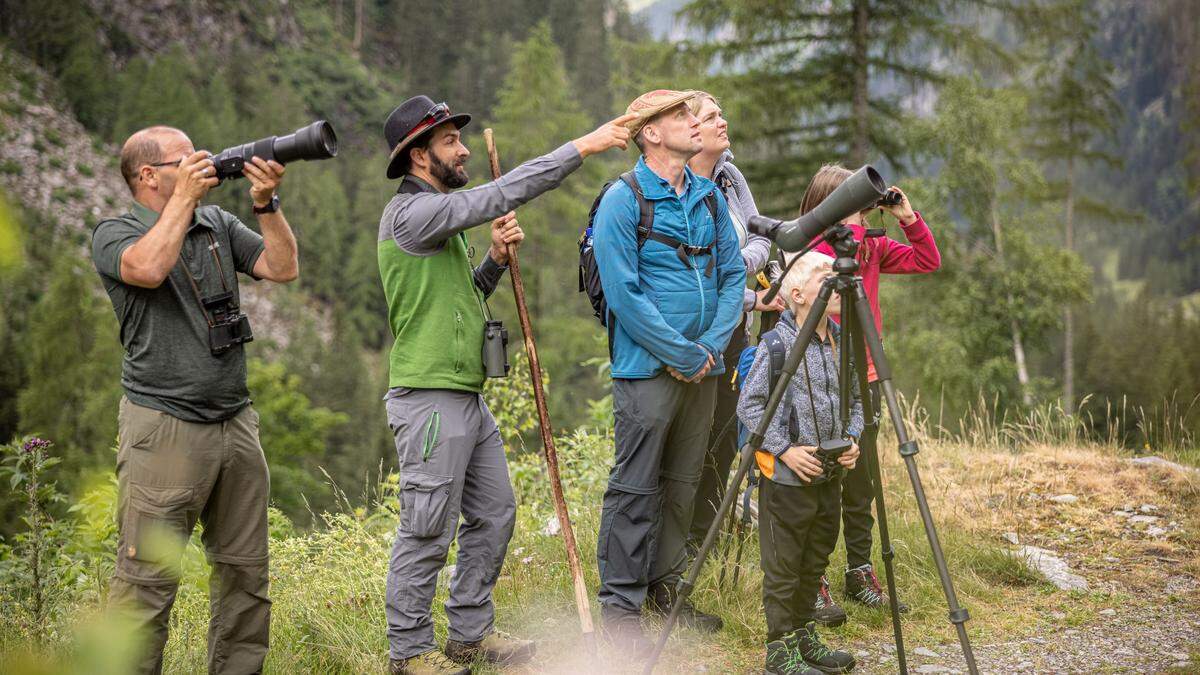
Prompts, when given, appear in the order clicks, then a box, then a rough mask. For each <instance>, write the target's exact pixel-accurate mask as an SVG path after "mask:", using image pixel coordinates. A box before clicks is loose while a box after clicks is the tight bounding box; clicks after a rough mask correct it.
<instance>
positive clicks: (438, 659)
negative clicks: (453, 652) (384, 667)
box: [388, 649, 471, 675]
mask: <svg viewBox="0 0 1200 675" xmlns="http://www.w3.org/2000/svg"><path fill="white" fill-rule="evenodd" d="M388 673H390V674H391V675H471V669H470V668H463V667H462V666H460V665H458V664H457V663H455V662H453V661H451V660H450V659H448V658H446V655H445V654H443V653H441V652H440V651H438V650H436V649H430V650H429V651H427V652H425V653H424V654H417V655H416V656H410V657H408V658H407V659H391V661H390V662H389V664H388Z"/></svg>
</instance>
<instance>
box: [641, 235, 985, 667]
mask: <svg viewBox="0 0 1200 675" xmlns="http://www.w3.org/2000/svg"><path fill="white" fill-rule="evenodd" d="M821 239H823V240H824V241H827V242H829V244H830V245H831V246H833V249H834V251H835V252H836V253H837V258H836V260H835V261H834V264H833V271H834V275H833V276H831V277H829V278H828V279H826V280H825V282H824V283H823V284H822V285H821V290H820V292H819V293H818V294H817V299H816V301H815V302H813V304H812V307H811V308H810V309H809V311H808V317H807V318H806V319H805V321H804V324H803V325H802V326H801V327H800V330H799V331H798V333H797V334H796V340H795V342H794V343H793V344H792V349H791V351H790V352H789V353H788V357H787V359H786V360H785V361H784V364H783V372H781V373H780V375H779V380H778V381H777V382H775V383H774V385H773V386H772V388H771V395H770V397H768V399H767V405H766V409H765V411H764V413H763V416H762V419H761V420H760V421H759V424H758V428H757V429H755V430H754V432H753V433H752V434H751V435H750V438H749V439H748V440H747V442H746V444H745V445H744V446H743V447H742V449H741V459H740V461H739V463H738V468H737V472H736V473H735V474H734V477H733V480H732V484H731V488H730V489H727V490H726V491H725V497H724V498H723V499H722V500H721V505H720V507H718V509H717V515H716V517H715V518H714V519H713V524H712V526H711V527H709V529H708V533H707V534H706V535H705V537H704V543H703V544H701V546H700V550H699V551H698V552H697V554H696V558H695V560H694V561H693V562H692V566H691V568H690V569H689V570H688V572H687V574H686V575H685V576H684V577H683V578H682V579H680V581H679V601H677V602H676V603H674V607H673V608H672V611H671V614H670V615H669V616H668V617H667V621H666V623H665V624H664V625H663V630H662V633H661V634H660V635H659V638H658V643H657V644H656V645H655V647H654V652H653V653H652V654H651V656H650V660H649V663H647V665H646V670H645V672H646V673H647V675H649V673H651V672H652V671H653V670H654V665H655V664H656V663H657V661H658V657H659V656H660V655H661V654H662V650H663V648H664V647H665V646H666V644H667V639H668V638H669V637H670V635H671V630H672V629H673V628H674V627H675V623H676V621H678V619H679V608H680V607H682V606H683V605H684V603H683V602H682V600H684V599H686V598H687V597H688V596H690V595H691V593H692V590H693V589H694V588H695V586H696V580H697V578H699V576H700V570H701V568H702V567H703V566H704V560H705V558H707V557H708V554H709V552H710V551H711V549H712V547H713V544H714V543H715V541H716V539H717V534H718V532H719V531H720V529H721V523H722V521H723V520H724V518H725V516H726V515H727V514H728V513H729V509H730V508H731V507H732V506H733V500H734V499H736V498H737V488H738V486H740V485H741V484H742V480H743V479H744V478H745V477H746V473H747V472H748V471H749V469H750V465H751V464H752V463H753V461H754V449H755V448H759V447H762V442H763V438H764V437H765V436H766V432H767V427H768V425H770V423H771V420H772V419H774V417H775V411H776V410H778V409H779V404H780V402H781V401H782V400H783V395H784V392H785V391H786V389H787V386H786V383H787V382H789V381H791V379H792V377H793V376H794V375H795V374H796V369H797V368H798V367H799V365H800V360H801V359H802V358H804V351H805V346H806V345H808V343H809V341H810V340H812V336H813V333H814V332H815V331H816V328H817V325H818V323H819V322H820V321H822V320H824V319H823V317H824V314H825V308H826V306H827V305H828V304H829V298H830V297H831V296H832V295H833V292H834V291H835V290H836V291H837V292H838V294H839V295H840V296H841V302H842V315H841V316H842V331H841V338H840V349H841V353H840V359H841V363H840V367H839V383H840V387H841V391H840V397H841V411H840V416H841V418H842V428H843V429H844V428H846V425H847V424H848V423H849V419H850V396H851V392H850V389H851V383H852V382H853V381H854V380H852V379H851V378H852V377H853V378H855V379H856V380H857V382H858V385H859V391H860V392H861V393H862V399H863V415H864V419H866V420H874V419H875V418H876V417H877V416H878V414H877V411H875V410H874V406H873V404H872V402H871V397H870V395H868V391H867V371H866V368H867V365H866V354H867V352H868V351H869V352H870V354H871V358H872V360H873V362H874V364H875V373H876V375H877V376H878V383H879V387H880V389H881V391H882V394H883V400H884V401H886V403H887V408H888V414H889V415H890V416H891V419H892V425H893V426H894V427H895V429H896V438H897V441H899V446H900V456H901V457H903V458H904V464H905V468H906V469H907V470H908V478H909V481H910V482H911V483H912V487H913V495H914V496H915V497H916V500H917V508H918V510H919V511H920V513H921V521H922V524H923V525H924V527H925V536H926V538H927V539H928V540H929V548H930V550H931V551H932V553H933V561H934V565H935V566H936V567H937V572H938V577H939V579H940V580H941V583H942V592H943V593H944V594H945V596H946V604H947V606H948V607H949V609H950V612H949V618H950V622H951V623H953V624H954V627H955V629H956V630H957V631H958V641H959V644H960V645H961V646H962V651H963V657H964V659H965V660H966V662H967V670H968V672H970V673H971V674H972V675H975V674H976V673H978V669H977V668H976V666H975V655H974V652H973V651H972V650H971V641H970V639H969V638H968V637H967V629H966V622H967V619H968V618H969V616H968V614H967V610H966V609H965V608H963V607H960V606H959V604H958V596H957V594H955V592H954V583H953V582H952V581H951V579H950V571H949V569H948V568H947V567H946V558H945V555H944V554H943V553H942V544H941V541H940V540H939V539H938V535H937V529H936V527H935V526H934V523H933V516H932V514H931V513H930V511H929V502H928V501H927V500H926V498H925V488H924V486H923V485H922V483H921V476H920V474H919V473H918V471H917V463H916V459H915V456H916V454H917V452H919V448H918V447H917V442H916V441H914V440H911V439H909V438H908V429H907V427H906V426H905V424H904V418H903V417H901V415H900V409H899V406H898V405H897V398H896V389H895V387H894V386H893V385H892V370H891V366H890V365H889V363H888V360H887V356H886V355H885V354H884V351H883V343H882V341H881V340H880V339H879V331H878V330H877V329H876V327H875V320H874V317H873V316H872V314H871V306H870V304H869V303H868V301H867V294H866V291H865V290H864V289H863V283H862V278H861V277H858V276H855V273H856V272H857V271H858V261H857V260H856V258H855V254H856V253H857V252H858V246H859V243H858V242H857V241H855V239H854V233H853V231H852V230H851V229H850V228H849V227H846V226H844V225H836V226H833V227H830V228H828V229H827V230H826V231H825V232H824V234H822V236H821ZM813 246H815V243H814V244H812V245H810V246H809V247H808V249H806V250H809V249H811V248H813ZM785 273H786V271H785ZM778 283H779V282H776V284H778ZM776 288H777V286H776ZM851 354H853V355H854V358H853V363H852V361H851ZM863 459H864V461H866V462H867V465H866V466H867V471H868V474H869V476H870V480H871V486H872V490H873V492H874V493H875V504H876V507H875V508H876V513H877V515H878V522H879V535H880V545H881V547H882V549H883V564H884V572H885V575H886V577H887V585H888V600H889V602H890V604H891V614H892V631H893V635H894V638H895V641H896V654H897V659H898V663H899V670H900V672H901V673H907V672H908V665H907V662H906V659H905V654H904V635H903V632H902V630H901V627H900V610H899V605H898V600H897V599H896V580H895V573H894V570H893V567H892V559H893V558H894V557H895V551H894V550H893V549H892V543H891V538H890V535H889V534H888V526H887V509H886V507H885V505H884V500H883V481H882V475H881V471H880V468H879V457H878V454H877V452H876V451H875V450H874V449H873V448H868V450H867V451H866V452H865V453H864V457H863Z"/></svg>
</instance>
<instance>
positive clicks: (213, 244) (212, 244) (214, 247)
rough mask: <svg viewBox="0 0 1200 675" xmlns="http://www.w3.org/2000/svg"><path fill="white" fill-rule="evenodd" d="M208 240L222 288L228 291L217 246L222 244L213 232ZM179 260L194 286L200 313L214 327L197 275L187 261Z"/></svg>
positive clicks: (193, 290) (193, 291)
mask: <svg viewBox="0 0 1200 675" xmlns="http://www.w3.org/2000/svg"><path fill="white" fill-rule="evenodd" d="M208 242H209V246H208V251H209V253H211V254H212V257H213V260H215V261H216V263H217V273H218V274H219V275H220V277H221V290H223V291H225V292H226V293H228V292H229V284H227V283H225V267H224V266H223V265H221V256H219V255H217V247H218V246H220V244H218V243H217V239H216V237H214V236H213V233H212V232H209V233H208ZM181 257H182V256H181ZM179 262H180V263H182V264H181V267H183V273H184V274H185V275H187V278H188V283H189V284H190V285H191V287H192V294H193V295H195V296H196V305H197V306H198V307H199V308H200V313H201V314H203V315H204V320H205V321H207V322H208V327H209V328H212V327H213V326H214V325H216V324H215V322H214V321H213V320H212V317H211V316H209V315H208V311H207V310H205V309H204V299H203V297H202V296H201V295H200V285H199V284H197V283H196V277H194V276H192V271H191V270H190V269H188V265H187V261H186V260H180V261H179Z"/></svg>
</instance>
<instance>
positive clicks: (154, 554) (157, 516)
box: [117, 483, 193, 585]
mask: <svg viewBox="0 0 1200 675" xmlns="http://www.w3.org/2000/svg"><path fill="white" fill-rule="evenodd" d="M192 495H193V490H192V488H190V487H182V488H176V487H152V486H147V485H139V484H137V483H131V484H130V486H129V502H128V506H127V508H126V511H125V516H124V522H123V523H122V528H121V529H122V532H121V540H122V547H121V550H120V551H118V556H117V572H118V575H119V576H121V577H123V578H125V579H126V580H128V581H131V582H134V583H143V584H150V585H157V584H167V583H172V582H173V581H175V580H177V579H178V578H179V576H180V572H181V570H180V562H181V559H182V556H183V551H184V548H185V547H186V546H187V542H188V537H189V536H190V535H191V531H190V530H191V528H190V527H189V519H188V507H189V505H190V503H191V500H192Z"/></svg>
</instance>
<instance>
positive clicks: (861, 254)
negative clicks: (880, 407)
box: [816, 213, 942, 382]
mask: <svg viewBox="0 0 1200 675" xmlns="http://www.w3.org/2000/svg"><path fill="white" fill-rule="evenodd" d="M850 229H852V230H854V238H855V240H857V241H860V242H861V241H863V233H864V232H865V231H866V228H865V227H863V226H862V225H851V226H850ZM900 229H902V230H904V236H905V237H906V238H907V239H908V242H909V243H907V244H902V243H900V242H898V241H896V240H895V239H892V238H891V237H873V238H870V239H867V240H866V243H865V244H863V245H862V246H860V247H859V249H858V263H859V269H858V273H859V274H860V275H862V278H863V288H864V290H866V292H867V300H869V301H870V303H871V312H872V313H873V314H874V315H875V328H877V329H878V330H879V334H880V336H882V335H883V314H882V313H880V311H879V275H880V274H926V273H929V272H934V271H936V270H937V268H938V267H940V266H941V264H942V255H941V253H938V248H937V242H936V241H934V240H933V233H932V232H930V231H929V226H928V225H926V224H925V219H924V218H922V217H921V214H920V213H917V219H916V220H914V221H913V222H912V223H910V224H908V225H901V226H900ZM816 250H817V251H820V252H821V253H824V254H826V255H830V256H832V255H834V252H833V247H832V246H830V245H829V243H828V242H824V241H823V242H821V243H820V245H818V246H817V248H816ZM867 376H868V378H869V379H870V381H872V382H874V381H875V380H876V379H878V378H877V377H876V375H875V364H874V363H873V362H872V361H871V359H870V358H869V355H868V359H867Z"/></svg>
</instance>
